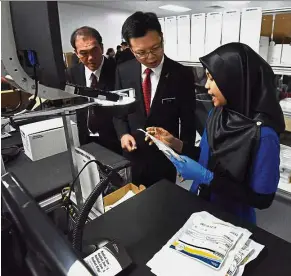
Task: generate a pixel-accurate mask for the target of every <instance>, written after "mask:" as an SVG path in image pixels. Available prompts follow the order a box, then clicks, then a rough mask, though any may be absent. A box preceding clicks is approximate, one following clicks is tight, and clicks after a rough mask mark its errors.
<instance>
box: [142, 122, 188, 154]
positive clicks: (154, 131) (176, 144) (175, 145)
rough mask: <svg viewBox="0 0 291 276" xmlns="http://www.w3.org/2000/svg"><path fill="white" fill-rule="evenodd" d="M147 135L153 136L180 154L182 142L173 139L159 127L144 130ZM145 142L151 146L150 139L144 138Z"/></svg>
mask: <svg viewBox="0 0 291 276" xmlns="http://www.w3.org/2000/svg"><path fill="white" fill-rule="evenodd" d="M146 131H147V133H148V134H150V135H152V136H154V137H155V138H157V139H158V140H160V141H161V142H163V143H164V144H165V145H167V146H169V147H170V148H172V149H174V150H175V151H177V152H182V148H183V142H182V141H181V140H179V139H178V138H175V137H174V136H173V135H172V134H171V133H169V132H168V131H167V130H165V129H163V128H161V127H148V128H147V129H146ZM145 141H149V144H150V145H152V144H153V141H151V138H150V137H148V136H146V137H145Z"/></svg>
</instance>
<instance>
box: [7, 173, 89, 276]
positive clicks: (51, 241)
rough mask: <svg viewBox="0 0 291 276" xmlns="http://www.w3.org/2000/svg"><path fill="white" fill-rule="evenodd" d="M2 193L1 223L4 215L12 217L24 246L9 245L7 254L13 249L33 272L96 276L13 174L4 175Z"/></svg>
mask: <svg viewBox="0 0 291 276" xmlns="http://www.w3.org/2000/svg"><path fill="white" fill-rule="evenodd" d="M1 192H2V193H1V198H2V222H3V217H5V218H8V220H10V222H11V224H12V225H13V226H14V229H16V230H17V236H18V237H20V238H18V243H19V245H21V250H20V249H19V246H18V247H15V244H13V243H12V244H10V245H7V246H8V247H7V248H6V249H5V250H6V253H7V252H8V249H11V248H14V249H15V250H14V251H17V252H13V253H14V255H18V256H19V255H20V258H21V259H22V260H25V262H26V266H25V267H29V269H30V271H31V272H32V274H31V275H84V276H89V275H90V276H92V275H94V273H93V272H92V271H91V270H90V268H89V267H88V266H87V265H86V264H85V262H84V261H83V259H82V258H81V257H79V256H78V255H77V254H76V252H74V251H73V249H72V247H71V245H70V244H69V242H68V241H67V240H66V239H65V237H64V236H62V235H61V234H60V232H58V230H57V228H56V226H55V225H54V224H53V222H52V221H51V220H50V219H49V217H48V216H47V215H46V214H45V213H44V211H43V210H41V208H40V207H39V205H38V204H37V203H36V202H35V200H34V199H33V198H32V196H31V195H30V194H29V193H28V191H27V190H26V189H25V187H24V186H23V184H22V183H21V182H20V181H19V180H17V178H16V177H15V176H14V175H13V174H11V173H7V174H5V175H3V176H2V183H1ZM3 211H5V213H6V214H3ZM2 230H3V228H2ZM2 250H3V248H2ZM2 260H3V259H2ZM11 261H12V262H13V260H11ZM3 265H4V264H3ZM22 275H29V274H25V273H23V274H22Z"/></svg>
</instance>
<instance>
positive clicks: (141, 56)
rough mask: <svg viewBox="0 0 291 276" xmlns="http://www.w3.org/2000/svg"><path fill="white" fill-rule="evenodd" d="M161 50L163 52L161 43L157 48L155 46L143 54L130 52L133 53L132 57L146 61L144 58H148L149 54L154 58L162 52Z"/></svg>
mask: <svg viewBox="0 0 291 276" xmlns="http://www.w3.org/2000/svg"><path fill="white" fill-rule="evenodd" d="M162 50H163V42H161V43H160V45H159V46H156V47H155V48H153V49H151V50H149V51H148V52H143V53H142V52H140V53H137V52H134V51H132V52H133V53H134V55H135V56H136V57H137V58H139V59H146V58H148V56H149V54H150V53H151V54H152V55H154V56H156V55H158V54H160V53H161V52H162Z"/></svg>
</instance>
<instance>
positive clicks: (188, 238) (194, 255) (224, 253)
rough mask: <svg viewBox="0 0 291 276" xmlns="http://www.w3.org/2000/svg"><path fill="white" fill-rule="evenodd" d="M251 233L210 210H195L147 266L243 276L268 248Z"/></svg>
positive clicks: (163, 274) (164, 273) (162, 272)
mask: <svg viewBox="0 0 291 276" xmlns="http://www.w3.org/2000/svg"><path fill="white" fill-rule="evenodd" d="M251 234H252V233H251V232H250V231H248V230H247V229H244V228H241V227H236V226H234V225H232V224H230V223H226V222H224V221H222V220H220V219H218V218H216V217H214V216H212V215H210V214H209V213H207V212H199V213H194V214H192V215H191V217H190V218H189V219H188V221H187V222H186V223H185V224H184V226H183V227H182V228H181V229H180V230H179V231H178V232H177V233H176V234H175V235H174V236H173V237H172V238H171V239H170V240H169V241H168V242H167V244H166V245H165V246H164V247H163V248H162V249H161V250H160V251H159V252H158V253H157V254H155V255H154V257H153V258H152V259H151V260H150V261H149V262H148V263H147V266H148V267H150V268H151V272H152V273H153V274H155V275H157V276H171V275H173V276H174V275H183V276H188V275H189V276H193V275H203V276H233V275H236V276H241V275H242V274H243V271H244V267H245V265H246V264H247V263H248V262H250V261H252V260H254V259H255V258H256V257H257V256H258V255H259V253H260V252H261V251H262V249H263V248H264V246H263V245H260V244H258V243H256V242H254V241H253V240H251V239H250V236H251Z"/></svg>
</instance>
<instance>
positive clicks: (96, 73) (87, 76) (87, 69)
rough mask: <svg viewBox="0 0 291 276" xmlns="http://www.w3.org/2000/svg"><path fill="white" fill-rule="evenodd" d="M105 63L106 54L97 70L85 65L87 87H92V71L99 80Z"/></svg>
mask: <svg viewBox="0 0 291 276" xmlns="http://www.w3.org/2000/svg"><path fill="white" fill-rule="evenodd" d="M103 63H104V56H103V59H102V62H101V64H100V66H99V68H98V69H97V70H95V71H91V70H90V69H89V68H88V67H86V66H85V78H86V86H87V87H91V83H92V80H91V77H92V73H93V74H94V75H95V76H96V77H97V81H99V79H100V75H101V70H102V66H103Z"/></svg>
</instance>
